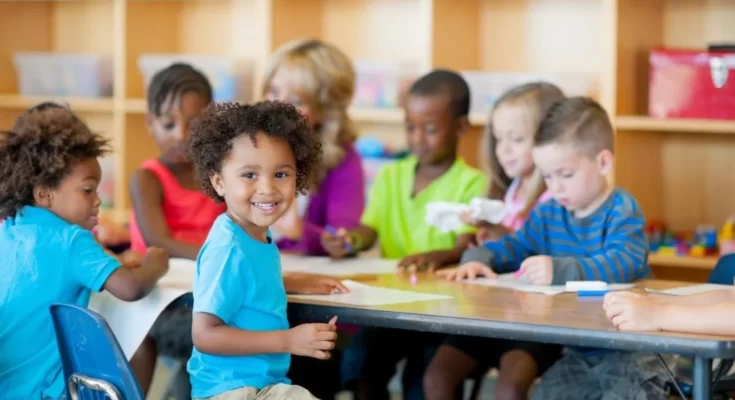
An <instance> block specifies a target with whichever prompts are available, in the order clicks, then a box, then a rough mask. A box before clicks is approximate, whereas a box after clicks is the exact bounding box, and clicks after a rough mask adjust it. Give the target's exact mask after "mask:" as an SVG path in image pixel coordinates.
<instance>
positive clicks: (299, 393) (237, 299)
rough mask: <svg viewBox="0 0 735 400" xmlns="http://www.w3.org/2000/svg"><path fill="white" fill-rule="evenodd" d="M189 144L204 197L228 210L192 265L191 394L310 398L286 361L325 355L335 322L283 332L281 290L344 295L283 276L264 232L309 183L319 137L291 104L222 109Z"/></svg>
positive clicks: (333, 286) (321, 280) (212, 111)
mask: <svg viewBox="0 0 735 400" xmlns="http://www.w3.org/2000/svg"><path fill="white" fill-rule="evenodd" d="M189 146H190V148H189V151H190V155H191V158H192V160H193V161H194V165H195V167H196V171H197V176H199V177H200V179H202V187H203V189H204V192H205V193H206V194H207V195H209V196H210V197H212V198H213V199H215V200H216V201H217V202H224V203H225V204H226V205H227V212H226V213H225V214H223V215H221V216H220V217H218V218H217V220H216V221H215V223H214V225H213V226H212V229H211V230H210V232H209V236H208V237H207V240H206V241H205V243H204V246H202V249H201V250H200V252H199V256H198V258H197V265H196V273H195V276H194V317H193V323H192V338H193V341H194V351H193V353H192V356H191V359H190V360H189V364H188V371H189V374H190V375H191V385H192V397H194V398H212V397H214V396H216V397H217V399H220V400H228V399H238V400H242V399H248V400H250V399H261V398H269V399H270V398H279V399H280V398H288V399H291V398H293V399H313V398H315V397H313V396H312V395H311V394H310V393H309V391H308V390H306V389H304V388H302V387H300V386H293V385H290V381H289V380H288V378H287V377H286V373H287V372H288V368H289V364H290V354H295V355H300V356H309V357H314V358H317V359H327V358H329V356H330V353H329V351H330V350H332V349H333V348H334V344H335V339H336V338H337V331H336V326H335V322H336V319H333V320H332V321H330V323H328V324H304V325H299V326H297V327H294V328H292V329H289V325H288V319H287V316H286V304H287V301H286V292H299V293H324V292H327V293H330V292H334V291H346V290H347V288H345V287H344V286H342V284H341V283H340V282H339V281H338V280H336V279H333V278H328V277H320V276H310V275H286V276H283V277H282V276H281V259H280V255H279V253H278V248H277V247H276V245H275V243H273V240H272V239H271V236H270V233H269V231H268V228H269V227H270V226H271V225H273V223H274V222H276V220H278V218H279V217H281V215H283V213H284V212H286V210H288V209H289V207H290V206H291V204H292V203H293V201H294V199H295V198H296V195H297V194H298V193H303V191H304V190H305V189H306V188H307V187H308V185H309V184H310V178H311V176H312V173H313V172H314V171H315V170H316V169H317V168H318V166H319V164H320V162H321V143H320V140H319V138H318V136H316V135H314V134H313V133H312V132H311V130H310V129H309V128H308V125H307V122H306V119H305V118H304V117H303V116H302V115H301V114H299V112H298V111H297V110H296V108H294V107H293V106H291V105H287V104H285V103H278V102H260V103H257V104H255V105H239V104H235V103H224V104H214V105H211V106H210V107H209V109H208V110H207V112H206V113H205V114H204V116H203V117H202V118H201V119H200V120H199V121H197V122H196V123H195V124H194V126H193V127H192V131H191V137H190V138H189Z"/></svg>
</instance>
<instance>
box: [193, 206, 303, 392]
mask: <svg viewBox="0 0 735 400" xmlns="http://www.w3.org/2000/svg"><path fill="white" fill-rule="evenodd" d="M271 242H272V241H271ZM286 305H287V299H286V290H285V289H284V287H283V278H282V277H281V257H280V255H279V254H278V248H277V247H276V245H275V244H274V243H270V244H266V243H263V242H259V241H257V240H255V239H253V238H251V237H250V236H249V235H248V234H247V233H245V231H244V230H242V228H240V227H239V226H238V225H237V224H236V223H235V222H233V221H232V219H230V217H229V216H227V214H222V215H220V216H219V217H218V218H217V220H216V221H215V222H214V225H213V226H212V229H211V230H210V231H209V236H207V240H206V242H204V246H202V249H201V251H200V252H199V257H197V263H196V273H195V275H194V312H195V313H208V314H212V315H214V316H216V317H217V318H219V319H221V320H222V321H223V322H224V323H225V324H227V325H228V326H230V327H233V328H237V329H242V330H248V331H277V330H286V329H288V328H289V326H288V318H287V316H286ZM290 362H291V356H290V355H289V354H254V355H247V356H220V355H212V354H205V353H203V352H201V351H199V350H198V349H197V348H196V346H195V347H194V351H193V352H192V355H191V359H190V360H189V363H188V366H187V368H188V370H189V374H190V375H191V386H192V393H191V394H192V397H194V398H202V397H211V396H216V395H218V394H221V393H224V392H228V391H230V390H233V389H237V388H241V387H253V388H256V389H259V390H260V389H262V388H264V387H266V386H270V385H275V384H278V383H290V381H289V380H288V378H286V373H287V372H288V367H289V363H290Z"/></svg>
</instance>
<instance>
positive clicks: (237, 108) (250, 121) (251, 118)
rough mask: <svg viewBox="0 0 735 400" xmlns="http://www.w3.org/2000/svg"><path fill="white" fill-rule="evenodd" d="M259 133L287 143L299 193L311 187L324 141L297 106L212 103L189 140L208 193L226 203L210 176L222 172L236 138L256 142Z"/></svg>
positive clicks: (280, 103)
mask: <svg viewBox="0 0 735 400" xmlns="http://www.w3.org/2000/svg"><path fill="white" fill-rule="evenodd" d="M258 133H263V134H265V135H268V136H270V137H275V138H281V139H285V140H286V141H287V142H288V144H289V146H290V147H291V150H292V151H293V154H294V158H295V159H296V194H299V193H301V194H303V193H304V190H306V189H307V188H308V187H309V185H310V184H311V183H312V179H313V178H314V173H315V172H316V171H317V169H318V168H319V165H320V163H321V158H322V144H321V141H320V140H319V138H318V137H317V135H315V134H314V133H313V132H312V130H311V128H310V127H309V124H308V122H307V121H306V117H304V116H303V115H301V113H299V112H298V110H296V107H294V106H292V105H291V104H286V103H282V102H278V101H261V102H258V103H255V104H252V105H245V104H238V103H213V104H210V105H209V107H208V108H207V110H206V112H205V113H204V114H203V115H202V116H201V117H200V118H198V119H197V120H196V121H194V123H193V124H192V127H191V136H189V143H188V144H189V157H190V159H191V160H193V161H194V166H195V168H196V173H197V176H198V177H199V180H200V183H201V185H202V189H203V190H204V193H206V194H207V196H209V197H211V198H212V199H214V200H216V201H217V202H220V203H222V202H224V200H225V199H224V198H222V197H221V196H220V195H218V194H217V191H216V190H215V189H214V187H213V186H212V183H211V181H210V178H211V177H212V176H214V174H217V173H220V172H221V171H222V163H223V162H224V160H225V159H226V158H227V156H228V155H229V154H230V150H231V149H232V141H233V140H234V139H235V138H237V137H239V136H241V135H249V136H250V140H252V141H253V143H255V135H257V134H258Z"/></svg>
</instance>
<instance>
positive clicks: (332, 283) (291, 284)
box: [283, 273, 350, 294]
mask: <svg viewBox="0 0 735 400" xmlns="http://www.w3.org/2000/svg"><path fill="white" fill-rule="evenodd" d="M283 280H284V285H285V286H286V292H288V293H298V294H333V293H349V292H350V289H348V288H347V286H345V285H343V284H342V281H340V280H339V279H335V278H332V277H331V276H324V275H315V274H303V273H297V274H288V275H286V276H284V279H283Z"/></svg>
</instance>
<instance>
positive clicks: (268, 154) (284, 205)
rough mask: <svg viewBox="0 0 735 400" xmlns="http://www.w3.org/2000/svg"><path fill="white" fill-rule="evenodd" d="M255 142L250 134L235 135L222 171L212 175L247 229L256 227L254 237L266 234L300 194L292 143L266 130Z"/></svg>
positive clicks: (236, 217)
mask: <svg viewBox="0 0 735 400" xmlns="http://www.w3.org/2000/svg"><path fill="white" fill-rule="evenodd" d="M255 142H256V143H255V145H254V144H253V141H252V140H250V136H249V135H241V136H239V137H237V138H235V139H234V140H233V141H232V150H231V151H230V154H229V156H228V157H227V158H226V159H225V160H224V162H223V164H222V170H221V173H220V174H217V175H215V176H213V177H212V178H211V179H212V186H214V188H215V190H216V191H217V193H218V194H219V195H220V196H222V197H224V198H225V203H227V211H228V213H230V215H231V216H232V217H233V219H236V220H237V222H238V223H239V224H240V225H241V226H242V227H243V228H244V229H245V230H246V231H247V230H249V229H254V230H253V231H252V232H249V233H251V235H252V236H257V235H258V234H263V233H264V232H265V229H266V228H268V227H269V226H271V225H273V223H274V222H276V220H278V218H279V217H280V216H281V215H283V213H285V212H286V210H288V208H289V207H290V206H291V202H292V201H293V199H294V198H295V197H296V159H295V158H294V154H293V151H292V150H291V146H290V145H289V143H288V142H287V141H286V140H285V139H281V138H274V137H271V136H268V135H265V134H263V133H258V134H257V135H256V136H255ZM256 146H257V147H256ZM261 228H262V229H261Z"/></svg>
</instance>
